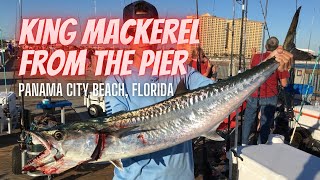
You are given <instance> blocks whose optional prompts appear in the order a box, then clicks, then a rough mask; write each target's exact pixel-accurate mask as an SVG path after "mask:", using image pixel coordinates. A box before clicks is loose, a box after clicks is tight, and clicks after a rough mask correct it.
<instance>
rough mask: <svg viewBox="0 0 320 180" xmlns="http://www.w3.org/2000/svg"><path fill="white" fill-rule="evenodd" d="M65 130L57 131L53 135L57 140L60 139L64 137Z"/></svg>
mask: <svg viewBox="0 0 320 180" xmlns="http://www.w3.org/2000/svg"><path fill="white" fill-rule="evenodd" d="M63 135H64V134H63V132H61V131H56V132H55V133H54V134H53V137H54V138H55V139H56V140H57V141H60V140H62V139H63Z"/></svg>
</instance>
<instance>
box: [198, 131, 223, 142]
mask: <svg viewBox="0 0 320 180" xmlns="http://www.w3.org/2000/svg"><path fill="white" fill-rule="evenodd" d="M202 136H203V137H205V138H208V139H210V140H213V141H224V140H225V139H223V138H222V137H221V136H220V135H219V134H217V132H215V131H213V130H212V131H209V132H207V133H206V134H204V135H202Z"/></svg>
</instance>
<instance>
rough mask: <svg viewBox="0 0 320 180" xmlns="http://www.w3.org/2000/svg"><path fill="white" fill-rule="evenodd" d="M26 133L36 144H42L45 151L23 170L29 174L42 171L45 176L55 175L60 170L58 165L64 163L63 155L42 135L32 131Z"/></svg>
mask: <svg viewBox="0 0 320 180" xmlns="http://www.w3.org/2000/svg"><path fill="white" fill-rule="evenodd" d="M26 133H28V134H30V135H31V137H32V141H33V142H34V144H41V145H42V146H43V147H44V148H45V150H44V151H42V152H40V153H39V154H38V155H37V156H36V157H34V158H32V159H31V160H29V161H28V163H27V164H26V165H25V166H24V167H23V168H22V170H23V171H29V172H34V171H41V172H42V173H43V174H54V173H55V172H56V171H57V170H58V168H57V167H58V165H59V164H61V162H62V161H63V159H62V157H63V155H62V154H61V153H60V152H59V151H58V150H57V149H56V148H54V147H53V146H52V145H51V144H50V143H49V142H48V141H47V140H45V139H44V138H43V137H42V136H41V135H40V134H37V133H35V132H31V131H26Z"/></svg>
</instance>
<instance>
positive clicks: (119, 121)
mask: <svg viewBox="0 0 320 180" xmlns="http://www.w3.org/2000/svg"><path fill="white" fill-rule="evenodd" d="M296 14H297V13H296ZM298 14H299V13H298ZM278 66H279V64H278V63H277V61H276V60H275V59H270V60H267V61H265V62H263V63H261V64H260V65H259V66H256V67H254V68H252V69H250V70H247V71H245V72H243V73H240V74H238V75H237V76H234V77H231V78H228V79H226V80H223V81H219V82H218V83H216V84H212V85H208V86H206V87H202V88H199V89H196V90H193V91H191V92H187V93H184V94H181V95H178V96H175V97H172V98H170V99H168V100H165V101H163V102H160V103H157V104H154V105H152V106H148V107H145V108H141V109H138V110H134V111H130V112H124V113H119V114H115V115H113V116H111V117H106V118H101V119H92V120H88V121H82V122H74V123H71V124H66V125H61V126H57V127H54V128H51V129H48V130H43V131H37V132H34V131H32V132H31V131H30V132H28V133H29V134H30V135H31V136H32V141H33V143H34V144H42V145H43V146H44V147H45V150H44V151H43V152H42V153H41V154H39V155H38V156H37V157H35V158H34V159H32V160H30V161H29V163H28V164H27V165H25V166H24V168H23V170H24V171H36V170H37V171H42V172H43V173H44V174H59V173H62V172H64V171H66V170H68V169H71V168H73V167H75V166H77V165H79V164H82V163H84V162H89V161H96V160H98V161H100V162H101V161H110V162H111V163H113V164H114V165H115V166H116V167H117V168H120V169H121V168H122V163H121V159H123V158H130V157H134V156H139V155H144V154H149V153H152V152H155V151H159V150H163V149H166V148H169V147H172V146H175V145H177V144H180V143H182V142H185V141H188V140H191V139H193V138H196V137H199V136H206V137H209V138H211V139H212V138H213V139H214V138H217V137H218V136H217V135H216V134H215V129H216V128H217V127H218V126H219V124H220V123H221V122H222V121H223V120H224V118H225V117H227V116H228V115H229V114H230V113H231V112H233V111H234V110H235V109H237V108H238V107H239V106H240V105H241V104H242V103H243V101H245V99H247V98H248V97H249V96H250V94H252V93H253V92H254V91H255V90H256V89H257V88H258V87H259V86H261V84H262V83H263V82H265V81H266V80H267V79H268V77H269V76H270V75H271V74H272V73H273V72H274V71H275V70H276V69H277V68H278Z"/></svg>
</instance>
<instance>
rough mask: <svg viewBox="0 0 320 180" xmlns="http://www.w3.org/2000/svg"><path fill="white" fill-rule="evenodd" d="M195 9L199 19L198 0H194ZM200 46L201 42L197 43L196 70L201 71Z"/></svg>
mask: <svg viewBox="0 0 320 180" xmlns="http://www.w3.org/2000/svg"><path fill="white" fill-rule="evenodd" d="M196 10H197V19H199V5H198V0H196ZM197 34H198V38H199V39H200V32H199V31H198V32H197ZM200 48H201V44H200V43H199V45H198V60H197V70H198V71H199V72H200V73H201V64H200V63H201V62H200V58H201V54H200Z"/></svg>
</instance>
